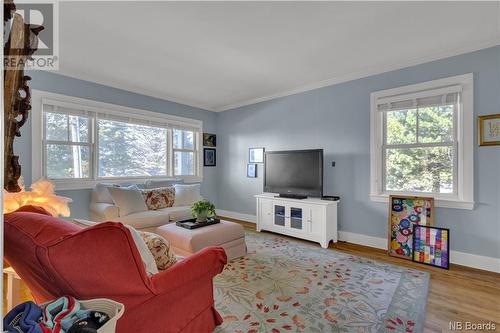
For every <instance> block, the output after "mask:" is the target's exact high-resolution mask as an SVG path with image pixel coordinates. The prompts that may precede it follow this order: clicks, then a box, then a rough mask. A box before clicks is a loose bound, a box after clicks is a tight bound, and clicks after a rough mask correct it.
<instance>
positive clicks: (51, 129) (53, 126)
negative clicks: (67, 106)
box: [45, 112, 89, 142]
mask: <svg viewBox="0 0 500 333" xmlns="http://www.w3.org/2000/svg"><path fill="white" fill-rule="evenodd" d="M45 124H46V130H45V133H46V138H47V140H54V141H71V142H89V118H87V117H80V116H71V115H64V114H59V113H51V112H46V113H45Z"/></svg>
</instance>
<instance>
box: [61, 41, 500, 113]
mask: <svg viewBox="0 0 500 333" xmlns="http://www.w3.org/2000/svg"><path fill="white" fill-rule="evenodd" d="M498 45H500V38H496V39H492V40H488V41H484V42H481V43H475V44H473V45H465V46H463V47H460V48H455V49H452V50H446V51H441V52H436V53H434V54H432V55H429V56H426V57H420V58H415V59H409V60H406V61H401V62H398V63H390V64H385V65H384V64H381V65H378V66H372V67H368V68H364V69H362V70H359V71H355V72H351V73H348V74H345V75H342V76H336V77H333V78H330V79H327V80H323V81H318V82H312V83H309V84H306V85H303V86H299V87H296V88H293V89H290V90H286V91H282V92H278V93H275V94H271V95H266V96H261V97H256V98H252V99H248V100H243V101H240V102H236V103H231V104H226V105H222V106H213V105H205V104H200V103H196V102H193V101H189V100H186V99H183V98H177V97H172V96H169V95H167V94H164V93H159V92H157V91H152V90H150V89H144V88H140V87H132V86H128V85H124V84H123V82H122V81H120V80H114V79H112V78H106V79H103V78H93V77H92V75H89V74H87V73H79V72H78V69H74V68H68V67H66V68H61V69H59V71H57V72H55V73H57V74H60V75H64V76H68V77H71V78H75V79H79V80H85V81H89V82H93V83H97V84H101V85H105V86H108V87H112V88H116V89H120V90H124V91H129V92H133V93H137V94H141V95H145V96H149V97H153V98H158V99H162V100H166V101H169V102H174V103H177V104H183V105H187V106H191V107H194V108H198V109H202V110H206V111H212V112H222V111H229V110H232V109H236V108H239V107H243V106H248V105H252V104H257V103H260V102H265V101H269V100H272V99H276V98H281V97H286V96H290V95H295V94H298V93H302V92H306V91H310V90H314V89H319V88H324V87H328V86H332V85H336V84H339V83H343V82H348V81H352V80H356V79H361V78H364V77H369V76H372V75H377V74H382V73H386V72H390V71H394V70H398V69H403V68H407V67H411V66H415V65H419V64H423V63H426V62H431V61H435V60H440V59H445V58H449V57H453V56H457V55H460V54H465V53H470V52H474V51H478V50H481V49H486V48H489V47H494V46H498Z"/></svg>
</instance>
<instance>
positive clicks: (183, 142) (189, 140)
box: [173, 129, 194, 149]
mask: <svg viewBox="0 0 500 333" xmlns="http://www.w3.org/2000/svg"><path fill="white" fill-rule="evenodd" d="M173 146H174V149H194V133H193V132H191V131H182V130H178V129H174V130H173Z"/></svg>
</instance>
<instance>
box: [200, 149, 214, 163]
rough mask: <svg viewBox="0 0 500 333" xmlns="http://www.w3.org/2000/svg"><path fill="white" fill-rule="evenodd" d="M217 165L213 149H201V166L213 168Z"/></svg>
mask: <svg viewBox="0 0 500 333" xmlns="http://www.w3.org/2000/svg"><path fill="white" fill-rule="evenodd" d="M216 165H217V152H216V150H215V149H214V148H203V166H206V167H214V166H216Z"/></svg>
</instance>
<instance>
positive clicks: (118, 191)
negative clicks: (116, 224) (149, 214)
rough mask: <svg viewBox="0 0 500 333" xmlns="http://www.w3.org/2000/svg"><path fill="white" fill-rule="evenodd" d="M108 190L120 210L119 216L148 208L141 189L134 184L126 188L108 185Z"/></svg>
mask: <svg viewBox="0 0 500 333" xmlns="http://www.w3.org/2000/svg"><path fill="white" fill-rule="evenodd" d="M108 191H109V193H110V194H111V197H112V198H113V202H114V203H115V205H116V206H118V209H119V210H120V216H126V215H129V214H132V213H137V212H144V211H147V210H148V206H147V205H146V202H145V201H144V198H143V197H142V194H141V191H140V190H139V189H138V188H137V187H136V186H134V187H128V188H124V187H109V188H108Z"/></svg>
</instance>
